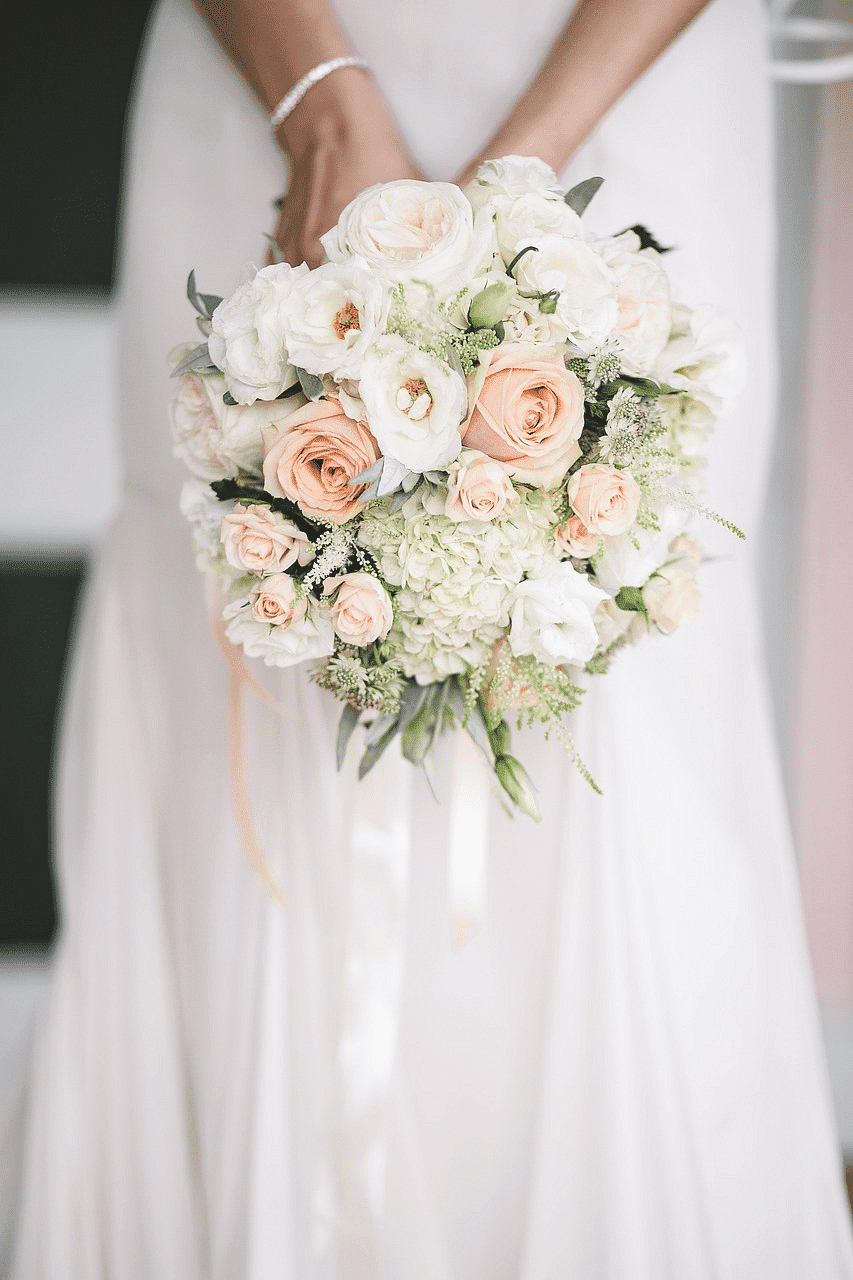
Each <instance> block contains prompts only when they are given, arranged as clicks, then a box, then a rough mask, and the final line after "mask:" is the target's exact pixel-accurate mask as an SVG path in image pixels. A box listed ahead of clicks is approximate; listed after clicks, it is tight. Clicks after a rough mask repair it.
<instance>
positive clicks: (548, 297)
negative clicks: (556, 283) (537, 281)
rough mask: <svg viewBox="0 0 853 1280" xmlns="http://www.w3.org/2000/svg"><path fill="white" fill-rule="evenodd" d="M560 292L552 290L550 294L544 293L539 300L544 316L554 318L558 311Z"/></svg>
mask: <svg viewBox="0 0 853 1280" xmlns="http://www.w3.org/2000/svg"><path fill="white" fill-rule="evenodd" d="M559 296H560V294H559V290H557V289H552V290H551V292H550V293H543V294H542V295H541V297H540V298H539V310H540V311H541V312H542V314H543V316H552V315H553V314H554V312H555V311H556V310H557V299H558V298H559Z"/></svg>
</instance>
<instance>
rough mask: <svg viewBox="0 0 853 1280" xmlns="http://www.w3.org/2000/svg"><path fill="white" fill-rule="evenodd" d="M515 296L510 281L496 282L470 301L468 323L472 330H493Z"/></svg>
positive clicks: (513, 287)
mask: <svg viewBox="0 0 853 1280" xmlns="http://www.w3.org/2000/svg"><path fill="white" fill-rule="evenodd" d="M514 296H515V285H514V284H513V283H512V281H510V280H496V281H495V283H494V284H490V285H487V286H486V288H485V289H483V291H482V292H481V293H478V294H477V295H476V297H474V298H472V299H471V305H470V307H469V308H468V323H469V324H470V325H471V328H472V329H493V328H494V327H495V325H496V324H500V322H501V320H503V318H504V316H505V315H506V309H507V307H508V306H509V304H510V302H511V301H512V299H513V297H514Z"/></svg>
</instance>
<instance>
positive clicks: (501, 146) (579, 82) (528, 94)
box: [457, 0, 708, 186]
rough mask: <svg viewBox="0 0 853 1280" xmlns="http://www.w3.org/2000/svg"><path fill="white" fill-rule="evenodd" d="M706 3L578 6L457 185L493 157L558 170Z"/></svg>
mask: <svg viewBox="0 0 853 1280" xmlns="http://www.w3.org/2000/svg"><path fill="white" fill-rule="evenodd" d="M707 3H708V0H581V3H580V4H579V5H578V7H577V8H576V9H575V11H574V13H573V14H572V16H571V17H570V18H569V20H568V22H567V23H566V25H565V27H564V28H563V30H562V32H561V33H560V36H559V37H558V39H557V42H556V43H555V44H554V46H553V48H552V49H551V52H550V53H549V54H548V57H547V58H546V60H545V62H544V63H543V64H542V66H541V67H540V69H539V71H538V73H537V74H536V76H535V77H534V79H533V80H532V81H531V83H530V84H529V85H528V87H527V89H526V90H525V91H524V93H523V94H522V96H521V97H520V98H519V100H518V102H517V103H516V104H515V106H514V107H513V109H512V111H511V112H510V114H509V115H508V116H507V118H506V119H505V120H504V122H503V124H502V125H501V126H500V127H499V128H498V130H497V132H496V133H495V134H493V135H492V137H491V138H490V139H489V141H488V143H487V144H486V146H485V147H483V149H482V150H481V151H480V153H479V154H478V155H477V156H475V157H474V159H473V160H472V161H471V162H470V164H469V165H468V166H467V168H466V169H465V170H464V171H463V173H462V174H461V175H460V176H459V178H458V179H457V181H458V182H459V185H460V186H464V185H465V183H466V182H469V181H470V179H471V178H473V176H474V174H475V173H476V171H477V166H478V165H480V164H482V162H483V161H484V160H488V159H490V158H494V157H496V156H506V155H533V156H539V157H540V158H541V159H542V160H545V161H547V163H548V164H550V165H551V166H552V167H553V168H554V169H556V170H557V172H559V171H560V170H561V169H562V168H563V167H564V165H565V164H566V163H567V161H568V160H569V159H570V158H571V156H572V154H573V153H574V151H575V150H576V149H577V148H578V147H579V146H580V144H581V143H582V142H583V141H584V139H585V138H586V137H587V136H588V135H589V134H590V133H591V132H592V130H593V129H594V128H595V126H596V125H597V124H598V122H599V120H601V118H602V117H603V116H604V115H605V114H606V112H607V111H608V110H609V109H610V107H612V106H613V104H614V103H615V102H616V101H617V100H618V99H619V98H620V97H621V95H622V94H623V93H624V92H625V90H626V89H627V88H628V87H629V86H630V85H632V84H633V83H634V81H635V80H636V79H637V78H638V77H639V76H640V75H642V73H643V72H644V71H645V70H646V68H647V67H649V66H651V64H652V63H653V62H654V61H655V59H656V58H657V57H658V56H659V55H660V54H661V53H663V51H664V49H666V47H667V46H668V45H669V44H671V42H672V41H673V40H674V39H675V37H676V36H677V35H678V34H679V33H680V32H681V31H683V30H684V28H685V27H686V26H687V25H688V23H689V22H691V21H692V19H693V18H695V17H696V15H697V14H698V13H699V12H700V10H702V9H704V7H705V5H706V4H707Z"/></svg>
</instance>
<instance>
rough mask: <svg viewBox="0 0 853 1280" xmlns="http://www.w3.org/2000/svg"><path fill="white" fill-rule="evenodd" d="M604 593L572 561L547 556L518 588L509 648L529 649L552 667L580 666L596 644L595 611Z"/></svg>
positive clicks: (525, 651) (520, 651) (516, 651)
mask: <svg viewBox="0 0 853 1280" xmlns="http://www.w3.org/2000/svg"><path fill="white" fill-rule="evenodd" d="M606 599H607V596H606V594H605V592H603V591H601V590H600V589H599V588H598V587H596V586H593V584H592V583H591V582H590V580H589V578H587V576H586V575H585V574H583V573H578V572H577V570H575V569H574V568H572V566H571V565H570V564H569V563H568V561H565V560H558V559H557V558H556V557H555V556H546V557H543V558H542V562H541V564H540V566H539V568H538V570H537V573H536V576H535V577H533V578H527V579H525V581H524V582H521V583H519V585H518V586H517V587H516V588H515V592H514V598H513V604H512V608H511V610H510V619H511V626H510V632H509V644H510V648H511V649H512V651H513V653H514V654H515V655H516V656H517V657H521V656H522V655H523V654H528V653H529V654H532V655H533V656H534V657H535V658H538V659H539V661H540V662H545V663H547V665H548V666H550V667H557V666H561V665H563V664H567V663H568V664H572V665H579V666H582V665H583V664H584V663H586V662H588V661H589V659H590V658H591V657H592V655H593V654H594V653H595V650H596V649H597V647H598V633H597V631H596V629H595V623H594V621H593V615H594V614H595V610H596V609H597V608H598V605H599V604H600V603H601V602H602V601H603V600H606Z"/></svg>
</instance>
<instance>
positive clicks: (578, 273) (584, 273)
mask: <svg viewBox="0 0 853 1280" xmlns="http://www.w3.org/2000/svg"><path fill="white" fill-rule="evenodd" d="M530 243H532V242H531V241H526V242H525V241H524V240H523V239H522V240H521V241H520V242H519V243H518V244H517V245H516V246H515V251H516V252H518V251H520V250H521V249H525V248H526V247H527V245H528V244H530ZM515 278H516V280H517V281H518V284H519V288H520V289H521V291H522V293H552V292H553V293H556V294H558V297H557V303H556V310H555V311H554V314H553V316H552V321H551V322H552V326H557V325H559V326H562V330H563V334H564V336H565V337H567V338H571V340H572V342H574V343H575V345H576V346H577V347H579V348H580V349H581V350H582V351H592V350H594V349H595V347H598V346H600V345H601V344H602V343H603V342H604V341H605V340H606V338H607V337H608V336H609V335H610V333H611V332H612V330H613V329H614V327H615V325H616V321H617V319H618V315H619V311H618V307H617V305H616V280H615V278H614V276H613V274H612V273H611V271H610V269H609V268H608V267H607V266H606V264H605V262H604V260H603V259H602V257H601V255H600V254H598V253H596V252H595V250H594V249H593V248H591V247H590V245H588V244H587V243H586V242H585V241H583V240H580V239H577V238H574V239H569V238H568V237H566V236H562V235H554V234H548V235H544V236H542V237H541V239H539V240H538V241H537V242H536V249H535V251H532V252H530V253H526V254H525V255H524V257H523V258H522V259H521V260H520V262H519V263H518V265H517V267H516V268H515Z"/></svg>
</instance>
